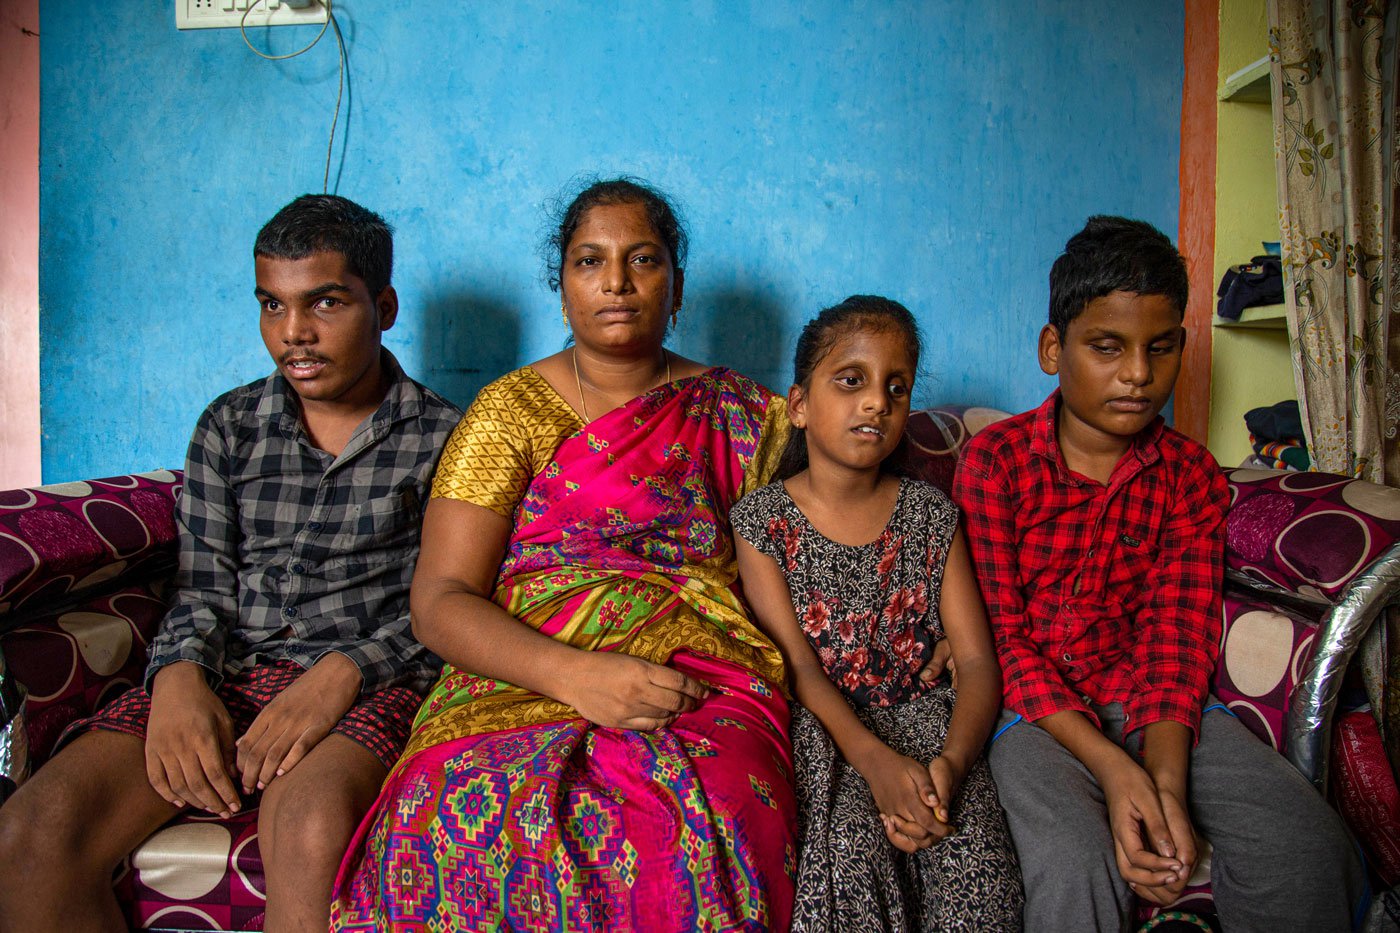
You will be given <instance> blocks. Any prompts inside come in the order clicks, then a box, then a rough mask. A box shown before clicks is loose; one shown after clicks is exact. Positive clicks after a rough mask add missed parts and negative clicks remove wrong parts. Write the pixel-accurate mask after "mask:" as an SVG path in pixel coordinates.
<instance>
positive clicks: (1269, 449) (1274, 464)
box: [1249, 434, 1312, 470]
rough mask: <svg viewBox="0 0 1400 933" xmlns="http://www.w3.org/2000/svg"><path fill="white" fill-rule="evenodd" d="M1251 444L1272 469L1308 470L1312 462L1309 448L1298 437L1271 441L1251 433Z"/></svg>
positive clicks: (1256, 453)
mask: <svg viewBox="0 0 1400 933" xmlns="http://www.w3.org/2000/svg"><path fill="white" fill-rule="evenodd" d="M1249 446H1251V447H1253V448H1254V455H1255V456H1256V457H1258V458H1259V459H1260V460H1262V461H1263V462H1264V463H1265V464H1266V465H1267V466H1268V467H1269V469H1272V470H1306V469H1307V468H1308V467H1309V466H1310V465H1311V462H1312V461H1310V460H1309V459H1308V448H1307V447H1305V446H1303V442H1302V441H1301V440H1299V439H1298V438H1296V437H1294V438H1287V439H1285V440H1281V441H1271V440H1269V439H1267V438H1262V437H1256V436H1255V435H1253V434H1251V435H1249Z"/></svg>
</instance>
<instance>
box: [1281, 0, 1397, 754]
mask: <svg viewBox="0 0 1400 933" xmlns="http://www.w3.org/2000/svg"><path fill="white" fill-rule="evenodd" d="M1389 6H1391V4H1389V2H1388V0H1269V52H1270V55H1269V58H1270V63H1271V71H1272V91H1273V114H1274V149H1275V157H1276V158H1275V169H1276V172H1277V176H1278V191H1279V204H1280V225H1281V228H1282V231H1281V238H1282V241H1283V268H1284V281H1285V287H1284V293H1285V296H1286V299H1285V300H1286V301H1287V304H1288V333H1289V339H1290V342H1291V343H1292V349H1293V354H1292V355H1293V366H1294V377H1295V381H1296V383H1297V387H1298V394H1299V399H1298V402H1299V406H1300V407H1301V409H1302V414H1303V424H1304V428H1305V430H1306V432H1307V442H1308V452H1309V454H1310V456H1311V458H1312V462H1313V463H1314V464H1315V465H1316V469H1319V470H1322V471H1325V472H1329V473H1342V474H1345V475H1347V476H1356V477H1360V478H1362V479H1367V480H1370V481H1372V482H1376V483H1387V484H1389V485H1392V486H1395V485H1400V443H1397V434H1400V315H1397V314H1396V310H1397V308H1400V164H1398V163H1397V159H1400V146H1397V145H1396V138H1395V137H1396V133H1395V127H1396V119H1395V118H1396V115H1397V114H1396V111H1395V107H1396V100H1395V93H1394V90H1395V85H1396V80H1395V79H1396V72H1395V62H1396V56H1395V55H1394V54H1393V50H1392V49H1391V45H1392V39H1391V33H1393V31H1394V30H1393V23H1394V20H1395V16H1394V15H1391V16H1387V13H1388V10H1387V8H1388V7H1389ZM1388 21H1389V22H1390V23H1391V28H1390V29H1387V22H1388ZM1360 660H1361V667H1362V672H1363V679H1364V680H1365V681H1366V686H1367V692H1368V694H1370V699H1371V702H1372V706H1373V709H1374V710H1375V712H1376V718H1377V720H1378V722H1379V723H1380V725H1381V729H1382V734H1383V735H1384V736H1385V739H1386V747H1387V751H1388V752H1389V754H1390V759H1391V762H1392V765H1394V766H1395V767H1396V768H1397V770H1400V613H1396V612H1395V611H1392V612H1391V613H1390V618H1389V619H1388V620H1386V622H1385V624H1382V625H1377V626H1376V627H1375V628H1374V629H1373V631H1372V633H1371V635H1370V637H1368V639H1367V640H1366V642H1365V643H1364V644H1363V646H1362V650H1361V659H1360Z"/></svg>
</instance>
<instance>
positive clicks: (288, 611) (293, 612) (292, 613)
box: [282, 606, 297, 619]
mask: <svg viewBox="0 0 1400 933" xmlns="http://www.w3.org/2000/svg"><path fill="white" fill-rule="evenodd" d="M282 615H284V616H286V617H287V618H289V619H295V618H296V617H297V607H296V606H288V607H287V608H285V609H283V610H282Z"/></svg>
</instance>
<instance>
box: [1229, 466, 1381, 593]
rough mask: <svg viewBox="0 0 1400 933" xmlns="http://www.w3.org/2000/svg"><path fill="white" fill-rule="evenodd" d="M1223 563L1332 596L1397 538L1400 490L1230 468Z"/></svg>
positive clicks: (1278, 582)
mask: <svg viewBox="0 0 1400 933" xmlns="http://www.w3.org/2000/svg"><path fill="white" fill-rule="evenodd" d="M1226 477H1227V478H1228V479H1229V481H1230V497H1231V505H1230V514H1229V518H1228V519H1227V543H1226V549H1225V565H1226V567H1227V568H1229V569H1231V570H1234V571H1237V572H1239V573H1243V574H1245V575H1246V576H1249V577H1253V578H1254V579H1257V580H1262V581H1264V582H1266V583H1272V584H1273V585H1275V586H1279V587H1282V588H1284V589H1286V590H1290V591H1292V592H1294V593H1297V594H1298V595H1300V596H1303V597H1305V598H1311V599H1314V600H1316V599H1319V598H1320V599H1324V600H1327V601H1331V600H1333V599H1335V598H1336V597H1337V596H1338V595H1339V594H1340V593H1341V592H1342V590H1344V589H1345V588H1346V586H1347V584H1349V583H1350V582H1351V581H1352V580H1353V579H1355V578H1356V576H1357V574H1359V573H1361V571H1363V570H1364V569H1366V567H1368V566H1369V565H1370V564H1371V562H1372V561H1374V560H1375V559H1376V558H1377V557H1379V556H1380V555H1381V554H1383V553H1384V552H1385V551H1386V550H1387V549H1388V548H1390V547H1391V545H1393V544H1394V543H1395V542H1396V540H1397V538H1400V489H1392V488H1390V487H1386V486H1378V485H1376V484H1375V483H1368V482H1366V481H1364V480H1358V479H1348V478H1347V477H1345V476H1336V475H1333V474H1331V473H1281V472H1279V471H1276V470H1244V469H1241V470H1230V471H1228V472H1227V473H1226Z"/></svg>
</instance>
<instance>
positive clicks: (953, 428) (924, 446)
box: [904, 405, 1011, 493]
mask: <svg viewBox="0 0 1400 933" xmlns="http://www.w3.org/2000/svg"><path fill="white" fill-rule="evenodd" d="M1009 417H1011V416H1010V415H1009V414H1007V413H1006V412H1004V411H998V410H997V409H995V408H972V407H968V406H966V405H944V406H941V407H938V408H924V409H921V410H919V411H915V412H910V414H909V423H908V425H907V426H906V427H905V429H904V436H905V439H906V441H905V442H906V444H907V445H908V447H907V459H906V465H907V466H908V469H909V473H910V475H912V476H914V477H915V478H916V479H921V480H923V481H925V482H928V483H933V485H935V486H937V487H938V488H939V489H942V490H943V491H944V492H946V493H951V492H952V489H953V471H954V470H955V469H956V468H957V465H958V455H959V454H960V453H961V451H962V446H963V444H965V443H967V439H968V438H970V437H972V435H974V434H976V433H977V432H978V431H980V430H982V429H983V428H985V427H986V426H987V425H989V424H992V423H994V422H997V421H1000V420H1001V419H1003V418H1009Z"/></svg>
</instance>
